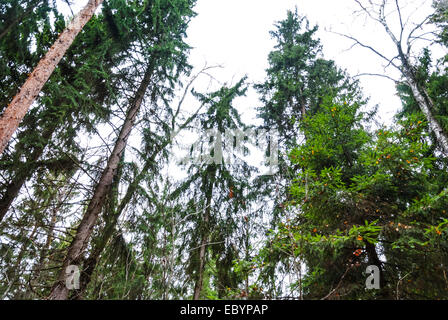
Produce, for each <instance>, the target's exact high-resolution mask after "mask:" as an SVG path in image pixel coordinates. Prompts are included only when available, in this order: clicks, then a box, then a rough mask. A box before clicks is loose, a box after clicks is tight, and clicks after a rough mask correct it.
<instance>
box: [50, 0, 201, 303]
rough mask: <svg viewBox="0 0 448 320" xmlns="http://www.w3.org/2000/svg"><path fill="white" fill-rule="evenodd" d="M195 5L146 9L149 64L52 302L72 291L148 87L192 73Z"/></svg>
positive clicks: (164, 3) (180, 0)
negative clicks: (69, 280) (187, 39)
mask: <svg viewBox="0 0 448 320" xmlns="http://www.w3.org/2000/svg"><path fill="white" fill-rule="evenodd" d="M193 4H194V1H185V0H178V1H176V2H172V1H158V3H154V4H152V5H150V6H146V5H145V6H144V8H143V9H144V10H143V12H141V14H140V17H141V19H142V21H140V23H141V25H142V28H141V30H139V31H141V32H145V33H144V34H142V35H144V37H143V38H141V39H140V41H142V43H141V45H142V51H143V52H145V50H146V57H145V56H144V58H146V61H144V62H143V63H144V64H145V68H146V70H145V73H144V75H143V78H142V80H141V82H140V86H139V88H138V90H137V92H136V93H135V95H134V97H133V98H132V99H131V101H130V104H129V109H128V111H127V115H126V119H125V121H124V123H123V125H122V127H121V131H120V134H119V135H118V137H117V140H116V143H115V146H114V149H113V150H112V153H111V155H110V156H109V159H108V162H107V164H106V167H105V169H104V170H103V172H102V174H101V178H100V180H99V182H98V184H97V185H96V187H95V190H94V193H93V196H92V199H91V200H90V201H89V205H88V207H87V209H86V212H85V213H84V216H83V219H82V220H81V222H80V224H79V226H78V229H77V232H76V236H75V238H74V239H73V241H72V243H71V244H70V246H69V248H68V252H67V255H66V257H65V259H64V263H63V265H62V270H61V272H60V274H59V277H58V280H57V282H56V283H55V285H54V286H53V288H52V290H51V293H50V296H49V297H50V299H67V297H68V291H69V290H68V288H67V287H66V285H65V279H66V275H65V270H66V268H67V267H68V266H70V265H77V264H79V262H81V259H82V254H83V253H84V250H85V249H86V247H87V245H88V240H89V238H90V236H91V234H92V230H93V228H94V226H95V223H96V222H97V219H98V216H99V215H100V213H101V210H102V209H103V206H104V200H105V197H106V195H107V194H108V192H109V190H110V186H111V184H112V182H113V179H114V177H115V175H116V173H117V169H118V165H119V162H120V158H121V156H122V155H123V152H124V150H125V148H126V145H127V141H128V138H129V136H130V133H131V131H132V129H133V127H134V123H135V120H136V117H137V115H138V112H139V110H140V108H141V106H142V104H143V100H144V98H145V94H146V91H147V90H148V87H150V85H152V86H153V87H152V91H153V95H154V94H155V93H157V87H156V86H157V82H158V81H160V82H161V83H163V82H164V81H166V80H167V79H168V80H171V79H174V80H175V78H176V77H178V76H179V75H180V74H181V73H183V72H185V71H186V70H188V69H189V65H188V64H187V63H186V49H188V46H186V45H185V43H184V42H183V37H184V34H185V30H186V28H187V25H188V21H186V20H187V19H188V18H189V17H191V16H192V15H193V12H192V10H191V9H192V5H193ZM145 19H146V20H145ZM148 21H150V22H152V24H150V26H151V29H149V30H148V29H147V26H148V23H147V22H148ZM154 39H155V40H154ZM171 73H173V75H171ZM173 76H174V78H173ZM170 78H171V79H170Z"/></svg>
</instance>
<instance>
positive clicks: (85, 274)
mask: <svg viewBox="0 0 448 320" xmlns="http://www.w3.org/2000/svg"><path fill="white" fill-rule="evenodd" d="M193 118H194V116H192V117H190V118H189V119H188V120H187V121H185V122H184V123H183V124H182V125H181V126H180V127H179V130H178V131H180V130H181V129H183V128H185V127H186V126H187V125H188V124H189V123H190V122H191V121H192V120H193ZM172 129H173V130H174V125H173V128H172ZM170 143H171V139H167V140H166V141H165V142H164V143H162V144H161V145H159V146H158V147H157V148H156V150H155V151H154V153H153V154H152V155H151V157H150V158H148V159H146V163H145V165H144V167H143V169H142V170H141V171H140V173H139V174H138V175H137V177H136V178H135V179H134V181H132V183H131V184H130V185H129V186H128V188H127V190H126V194H125V195H124V197H123V199H122V200H121V201H120V204H119V206H118V209H117V210H116V212H115V213H114V216H113V218H112V220H111V221H110V222H109V223H107V224H106V226H105V228H104V230H103V231H102V232H101V239H100V241H98V242H97V244H96V245H95V247H94V248H93V250H92V252H91V254H90V255H89V257H88V258H87V259H86V260H85V263H84V268H83V271H82V273H81V281H80V288H79V290H78V292H77V293H76V295H75V296H74V299H82V297H83V295H84V292H85V290H86V289H87V286H88V285H89V283H90V281H91V278H92V274H93V272H94V271H95V269H96V266H97V264H98V262H99V258H100V255H101V253H102V252H103V251H104V248H105V247H106V245H107V244H108V243H109V240H110V238H111V237H112V235H113V234H114V231H115V227H116V226H117V224H118V220H119V219H120V216H121V214H122V213H123V211H124V209H125V208H126V206H127V205H128V204H129V202H130V201H131V199H132V196H133V195H134V193H135V191H136V190H137V187H138V186H139V185H140V182H141V181H142V180H143V179H144V178H145V176H146V174H147V172H148V171H149V170H151V167H152V166H153V165H154V163H155V161H156V158H157V156H158V155H159V153H160V152H161V151H162V150H164V149H165V147H167V146H168V145H169V144H170Z"/></svg>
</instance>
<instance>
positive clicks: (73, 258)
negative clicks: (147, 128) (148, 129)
mask: <svg viewBox="0 0 448 320" xmlns="http://www.w3.org/2000/svg"><path fill="white" fill-rule="evenodd" d="M152 72H153V67H152V65H151V66H149V67H148V69H147V71H146V72H145V75H144V77H143V80H142V82H141V84H140V87H139V89H138V90H137V93H136V96H135V97H134V100H133V101H132V102H131V106H130V108H129V110H128V113H127V115H126V120H125V122H124V124H123V127H122V128H121V132H120V134H119V136H118V138H117V141H116V143H115V147H114V149H113V151H112V154H111V155H110V157H109V159H108V162H107V166H106V168H105V169H104V171H103V173H102V175H101V178H100V181H99V182H98V184H97V186H96V188H95V191H94V194H93V197H92V199H91V200H90V202H89V205H88V207H87V210H86V212H85V214H84V217H83V219H82V221H81V223H80V225H79V227H78V229H77V232H76V236H75V238H74V239H73V241H72V243H71V244H70V247H69V249H68V252H67V256H66V257H65V259H64V263H63V265H62V270H61V271H60V274H59V277H58V280H57V281H56V283H55V284H54V286H53V288H52V290H51V293H50V296H49V299H52V300H66V299H67V298H68V292H69V290H68V288H67V287H66V285H65V280H66V275H65V270H66V268H67V267H68V266H70V265H78V264H79V263H80V262H81V259H82V257H81V256H82V254H83V252H84V250H85V248H86V247H87V244H88V242H89V238H90V236H91V234H92V231H93V227H94V226H95V223H96V221H97V219H98V216H99V214H100V212H101V209H102V208H103V206H104V202H105V198H106V195H107V193H108V192H109V190H110V186H111V185H112V182H113V179H114V176H115V175H116V173H117V169H118V166H119V163H120V158H121V155H122V154H123V152H124V150H125V148H126V145H127V141H128V138H129V135H130V133H131V131H132V128H133V126H134V123H135V119H136V116H137V113H138V111H139V109H140V106H141V105H142V102H143V98H144V96H145V92H146V90H147V89H148V87H149V84H150V82H151V75H152Z"/></svg>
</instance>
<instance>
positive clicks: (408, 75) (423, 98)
mask: <svg viewBox="0 0 448 320" xmlns="http://www.w3.org/2000/svg"><path fill="white" fill-rule="evenodd" d="M396 45H397V49H398V55H399V57H400V60H401V64H402V74H403V76H404V77H405V79H406V82H407V84H408V85H409V87H410V88H411V90H412V95H413V96H414V99H415V100H416V101H417V104H418V105H419V107H420V110H421V111H422V113H423V114H424V115H425V117H426V120H427V121H428V125H429V128H430V129H431V131H432V132H433V133H434V135H435V136H436V139H437V142H438V143H439V144H440V147H441V148H442V151H443V153H444V154H445V155H448V137H447V135H446V133H445V132H444V130H443V128H442V126H441V125H440V123H439V122H438V121H437V119H436V118H434V115H433V114H432V110H434V102H433V101H432V100H431V98H430V96H429V95H428V93H427V92H426V90H425V88H422V87H421V86H419V84H418V81H417V77H416V75H415V72H414V69H413V67H412V65H411V63H410V60H409V57H408V56H407V55H406V54H405V53H404V52H403V49H402V47H401V45H400V43H397V42H396Z"/></svg>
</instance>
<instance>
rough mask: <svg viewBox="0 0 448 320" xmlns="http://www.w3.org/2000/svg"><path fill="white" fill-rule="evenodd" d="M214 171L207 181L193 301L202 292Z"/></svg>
mask: <svg viewBox="0 0 448 320" xmlns="http://www.w3.org/2000/svg"><path fill="white" fill-rule="evenodd" d="M215 173H216V172H215V171H213V174H212V177H211V179H209V181H208V182H209V183H210V191H209V194H208V195H207V201H206V207H205V210H204V220H203V231H202V240H201V245H200V248H199V268H198V279H197V281H196V284H195V287H194V294H193V300H199V299H200V297H201V292H202V285H203V280H204V270H205V258H206V256H205V255H206V253H207V243H208V241H209V240H208V237H209V233H210V232H209V231H210V230H209V227H210V225H209V222H210V206H211V202H212V196H213V183H214V175H215Z"/></svg>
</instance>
